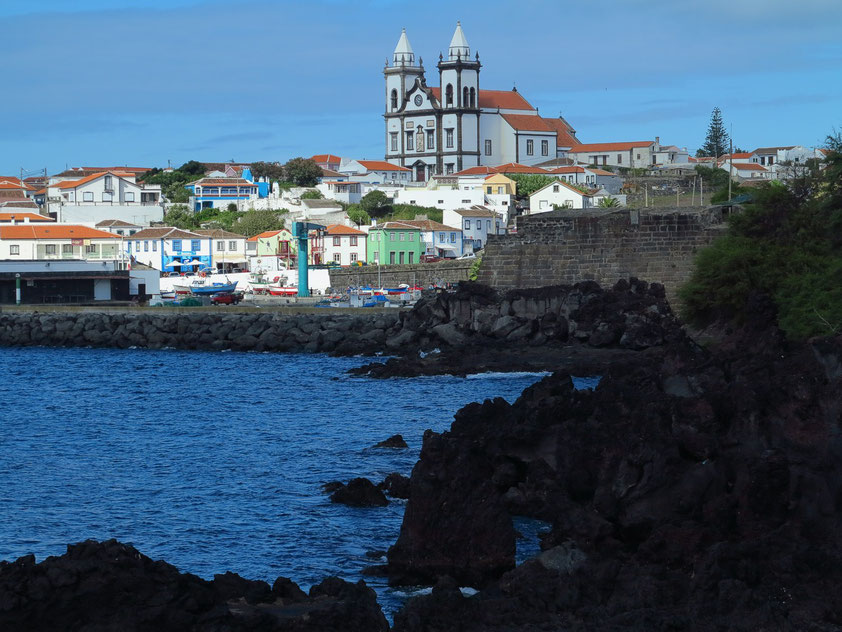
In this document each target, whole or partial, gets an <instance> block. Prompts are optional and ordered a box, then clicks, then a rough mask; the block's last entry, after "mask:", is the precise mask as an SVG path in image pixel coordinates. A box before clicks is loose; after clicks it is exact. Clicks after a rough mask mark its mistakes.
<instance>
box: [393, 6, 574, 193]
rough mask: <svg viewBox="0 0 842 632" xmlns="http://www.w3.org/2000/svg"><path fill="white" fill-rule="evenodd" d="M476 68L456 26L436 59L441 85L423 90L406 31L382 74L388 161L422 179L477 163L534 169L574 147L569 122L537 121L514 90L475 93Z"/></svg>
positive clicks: (534, 112) (476, 58)
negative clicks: (384, 81) (527, 166)
mask: <svg viewBox="0 0 842 632" xmlns="http://www.w3.org/2000/svg"><path fill="white" fill-rule="evenodd" d="M481 68H482V64H481V63H480V60H479V53H475V54H474V56H473V57H472V56H471V49H470V47H469V46H468V42H467V40H466V38H465V33H464V32H463V31H462V26H461V24H459V23H458V22H457V24H456V31H455V32H454V34H453V38H452V39H451V42H450V46H449V47H448V54H447V57H446V58H445V57H444V56H443V55H439V62H438V64H437V69H438V73H439V87H429V86H427V81H426V78H425V74H424V63H423V60H422V59H421V58H420V57H419V58H418V60H417V61H416V58H415V53H414V52H413V50H412V47H411V46H410V44H409V38H408V37H407V35H406V29H404V30H403V32H402V33H401V36H400V39H399V40H398V44H397V46H396V47H395V52H394V53H393V55H392V62H391V64H390V63H389V62H388V60H387V62H386V67H385V68H384V69H383V74H384V76H385V79H386V94H385V97H386V112H385V114H384V117H385V121H386V139H385V140H386V155H385V158H386V160H387V161H388V162H390V163H392V164H395V165H400V166H402V167H407V168H409V169H411V170H412V180H413V181H414V182H425V181H426V180H428V179H429V178H430V177H432V176H434V175H447V174H451V173H457V172H459V171H462V170H463V169H468V168H470V167H476V166H486V165H487V166H497V165H501V164H505V163H509V162H517V163H521V164H525V165H535V164H538V163H542V162H547V161H549V160H553V159H555V158H557V157H560V156H563V155H564V154H565V152H566V151H567V150H568V149H569V148H570V147H572V146H573V145H578V144H579V141H578V139H576V132H575V130H574V129H573V128H572V127H570V125H569V124H568V123H567V121H565V120H564V119H563V118H561V117H559V118H543V117H541V116H539V114H538V110H537V109H536V108H534V107H532V105H530V104H529V102H528V101H527V100H526V99H525V98H523V96H522V95H521V94H520V93H519V92H517V90H515V89H512V90H510V91H508V90H485V89H481V88H480V69H481Z"/></svg>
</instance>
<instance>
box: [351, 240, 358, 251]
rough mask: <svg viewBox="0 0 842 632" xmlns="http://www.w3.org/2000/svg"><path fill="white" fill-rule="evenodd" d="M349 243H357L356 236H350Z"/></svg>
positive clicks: (354, 244)
mask: <svg viewBox="0 0 842 632" xmlns="http://www.w3.org/2000/svg"><path fill="white" fill-rule="evenodd" d="M351 245H352V246H356V245H357V237H356V236H352V237H351ZM354 256H356V255H354Z"/></svg>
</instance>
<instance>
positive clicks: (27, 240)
mask: <svg viewBox="0 0 842 632" xmlns="http://www.w3.org/2000/svg"><path fill="white" fill-rule="evenodd" d="M121 244H122V239H121V238H120V237H118V236H117V235H114V234H112V233H108V232H105V231H104V230H96V229H95V228H91V227H90V226H78V225H69V224H41V223H39V224H4V225H2V226H0V259H10V260H16V259H17V260H23V259H29V260H50V259H82V260H94V261H105V260H112V261H113V260H120V259H122V258H123V256H122V248H121Z"/></svg>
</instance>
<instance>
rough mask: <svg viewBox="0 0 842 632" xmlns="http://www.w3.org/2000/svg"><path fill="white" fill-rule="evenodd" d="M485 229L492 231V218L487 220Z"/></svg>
mask: <svg viewBox="0 0 842 632" xmlns="http://www.w3.org/2000/svg"><path fill="white" fill-rule="evenodd" d="M485 230H486V231H488V232H491V220H490V219H487V220H485Z"/></svg>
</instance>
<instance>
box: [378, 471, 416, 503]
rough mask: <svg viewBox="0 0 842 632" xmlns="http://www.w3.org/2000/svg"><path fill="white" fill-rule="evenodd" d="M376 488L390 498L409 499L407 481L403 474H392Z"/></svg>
mask: <svg viewBox="0 0 842 632" xmlns="http://www.w3.org/2000/svg"><path fill="white" fill-rule="evenodd" d="M378 487H379V488H380V489H382V490H383V491H384V492H386V493H387V494H389V496H391V497H392V498H409V479H408V478H407V477H406V476H404V475H403V474H398V473H397V472H392V473H391V474H389V475H388V476H386V478H385V479H383V482H382V483H380V485H378Z"/></svg>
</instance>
